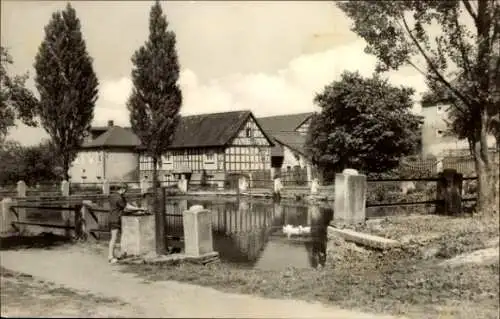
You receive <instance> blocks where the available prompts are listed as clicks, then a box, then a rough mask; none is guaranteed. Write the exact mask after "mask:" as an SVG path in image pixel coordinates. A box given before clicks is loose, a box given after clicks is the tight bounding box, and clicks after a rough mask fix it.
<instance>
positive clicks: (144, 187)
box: [141, 177, 149, 194]
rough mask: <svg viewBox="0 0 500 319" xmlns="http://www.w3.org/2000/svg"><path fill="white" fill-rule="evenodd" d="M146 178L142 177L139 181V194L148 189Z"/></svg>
mask: <svg viewBox="0 0 500 319" xmlns="http://www.w3.org/2000/svg"><path fill="white" fill-rule="evenodd" d="M148 184H149V183H148V180H147V179H146V177H144V178H143V179H142V181H141V194H144V193H146V192H147V191H148V186H149V185H148Z"/></svg>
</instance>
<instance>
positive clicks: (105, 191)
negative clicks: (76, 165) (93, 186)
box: [102, 179, 110, 196]
mask: <svg viewBox="0 0 500 319" xmlns="http://www.w3.org/2000/svg"><path fill="white" fill-rule="evenodd" d="M102 194H103V195H105V196H109V194H110V185H109V182H108V180H106V179H105V180H103V181H102Z"/></svg>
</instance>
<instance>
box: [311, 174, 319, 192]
mask: <svg viewBox="0 0 500 319" xmlns="http://www.w3.org/2000/svg"><path fill="white" fill-rule="evenodd" d="M318 190H319V181H318V179H317V178H315V179H313V180H312V182H311V195H317V194H318Z"/></svg>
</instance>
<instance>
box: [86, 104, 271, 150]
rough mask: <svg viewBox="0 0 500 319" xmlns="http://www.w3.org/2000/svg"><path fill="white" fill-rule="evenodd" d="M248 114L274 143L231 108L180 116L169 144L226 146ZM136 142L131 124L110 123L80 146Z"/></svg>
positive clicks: (133, 144) (176, 146) (242, 113)
mask: <svg viewBox="0 0 500 319" xmlns="http://www.w3.org/2000/svg"><path fill="white" fill-rule="evenodd" d="M250 118H252V119H253V120H254V121H255V123H256V124H257V126H258V127H259V128H260V129H261V131H262V133H263V134H264V137H265V138H266V139H267V140H268V142H269V143H270V144H271V146H274V142H273V139H272V138H271V137H269V135H268V134H266V132H265V131H264V130H263V129H262V127H261V126H260V123H259V122H258V121H257V120H256V119H255V117H254V116H253V114H252V112H250V111H234V112H224V113H212V114H199V115H191V116H183V117H181V120H180V122H179V125H178V126H177V129H176V131H175V133H174V138H173V141H172V144H171V145H170V147H169V148H170V149H180V148H191V147H218V146H226V145H228V144H229V143H231V142H232V140H233V139H234V138H235V137H236V136H237V134H238V133H239V132H240V131H241V130H242V129H243V126H244V125H245V123H246V122H247V121H248V119H250ZM92 129H94V128H92ZM100 129H102V128H100V127H98V128H97V131H98V130H100ZM140 144H141V143H140V140H139V138H138V137H137V136H136V135H135V134H134V133H133V132H132V129H131V128H128V127H127V128H123V127H119V126H112V127H111V128H110V129H109V130H108V131H106V132H105V133H103V134H102V135H100V136H99V137H98V138H96V139H95V140H93V141H91V142H88V143H85V144H84V145H83V146H82V148H99V147H131V148H134V147H139V148H140Z"/></svg>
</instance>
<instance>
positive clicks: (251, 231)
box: [166, 198, 333, 270]
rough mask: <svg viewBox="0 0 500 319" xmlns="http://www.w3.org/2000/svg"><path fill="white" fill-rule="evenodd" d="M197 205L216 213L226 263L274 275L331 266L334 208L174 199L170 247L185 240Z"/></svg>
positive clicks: (217, 239) (217, 245) (218, 246)
mask: <svg viewBox="0 0 500 319" xmlns="http://www.w3.org/2000/svg"><path fill="white" fill-rule="evenodd" d="M193 205H202V206H203V207H204V208H207V209H209V210H210V211H211V212H212V231H213V243H214V250H215V251H217V252H219V255H220V258H221V261H222V262H225V263H231V264H238V265H240V266H245V267H250V268H258V269H273V270H276V269H283V268H286V267H287V266H294V267H297V268H309V267H314V268H316V267H318V266H319V265H321V266H323V265H324V263H325V259H326V242H327V226H328V224H329V222H330V220H331V219H332V217H333V211H332V209H331V208H329V207H328V206H319V205H307V204H305V203H301V202H283V201H282V202H281V203H273V202H272V201H259V200H254V199H248V198H240V199H239V200H236V199H233V200H229V199H226V200H221V199H216V200H214V199H171V200H169V201H168V202H167V207H166V210H167V217H166V220H167V223H166V224H167V227H166V232H167V237H168V238H169V242H170V243H172V242H175V241H176V240H179V238H181V237H182V236H183V230H182V217H181V214H182V211H184V210H186V209H188V208H189V207H191V206H193ZM169 245H170V244H169Z"/></svg>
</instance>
